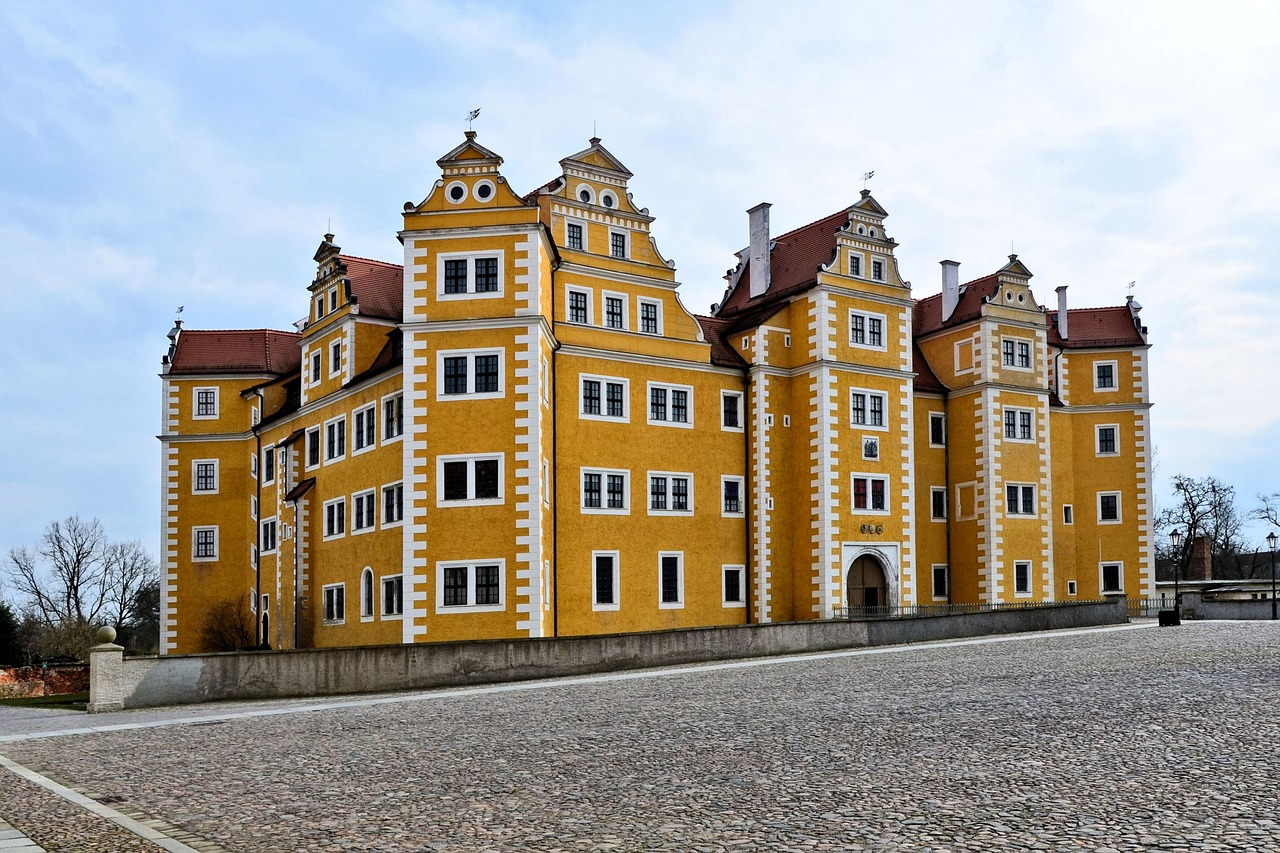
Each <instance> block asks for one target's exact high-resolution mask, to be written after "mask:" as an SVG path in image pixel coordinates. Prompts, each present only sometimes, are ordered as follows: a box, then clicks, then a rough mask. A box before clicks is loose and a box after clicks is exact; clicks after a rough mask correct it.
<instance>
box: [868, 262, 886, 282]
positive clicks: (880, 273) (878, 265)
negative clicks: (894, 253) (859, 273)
mask: <svg viewBox="0 0 1280 853" xmlns="http://www.w3.org/2000/svg"><path fill="white" fill-rule="evenodd" d="M871 279H872V280H873V281H884V261H876V260H873V261H872V262H871Z"/></svg>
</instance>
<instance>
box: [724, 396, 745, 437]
mask: <svg viewBox="0 0 1280 853" xmlns="http://www.w3.org/2000/svg"><path fill="white" fill-rule="evenodd" d="M720 427H721V428H722V429H728V430H740V429H742V394H741V393H739V392H737V391H721V392H720Z"/></svg>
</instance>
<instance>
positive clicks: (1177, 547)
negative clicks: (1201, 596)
mask: <svg viewBox="0 0 1280 853" xmlns="http://www.w3.org/2000/svg"><path fill="white" fill-rule="evenodd" d="M1169 544H1170V545H1171V546H1173V554H1174V557H1173V611H1174V613H1175V614H1176V618H1177V619H1178V621H1179V622H1181V621H1182V589H1181V588H1180V587H1179V586H1178V582H1179V581H1180V580H1181V579H1182V531H1181V530H1173V531H1171V532H1170V533H1169Z"/></svg>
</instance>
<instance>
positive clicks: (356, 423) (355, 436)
mask: <svg viewBox="0 0 1280 853" xmlns="http://www.w3.org/2000/svg"><path fill="white" fill-rule="evenodd" d="M362 415H363V416H364V417H365V418H368V417H372V418H373V441H371V442H369V443H368V444H366V445H364V446H363V447H360V446H358V445H359V443H360V440H361V439H362V437H363V436H364V431H363V430H362V429H361V427H362V426H363V424H361V420H363V418H362V417H361V416H362ZM377 446H378V404H377V403H369V404H368V405H367V406H361V407H359V408H358V409H356V410H355V411H353V412H352V413H351V455H352V456H359V455H360V454H361V453H368V452H369V451H370V450H373V449H374V448H376V447H377Z"/></svg>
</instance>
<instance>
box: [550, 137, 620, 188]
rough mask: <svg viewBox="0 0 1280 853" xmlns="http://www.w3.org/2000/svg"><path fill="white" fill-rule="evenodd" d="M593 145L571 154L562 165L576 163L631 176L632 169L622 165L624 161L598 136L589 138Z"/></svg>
mask: <svg viewBox="0 0 1280 853" xmlns="http://www.w3.org/2000/svg"><path fill="white" fill-rule="evenodd" d="M589 142H590V143H591V147H589V148H585V149H583V150H582V151H579V152H578V153H577V154H571V155H570V156H568V157H566V158H564V159H563V160H561V161H560V165H561V167H564V168H568V164H569V163H576V164H578V165H580V166H587V167H589V168H595V169H599V170H601V171H604V172H613V173H615V174H617V175H620V176H622V177H624V178H630V177H631V170H630V169H628V168H627V167H626V166H624V165H622V161H621V160H619V159H618V158H617V157H614V156H613V154H611V153H610V152H609V149H607V148H605V147H604V146H603V145H601V144H600V139H599V138H598V137H595V136H593V137H591V139H590V140H589Z"/></svg>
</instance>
